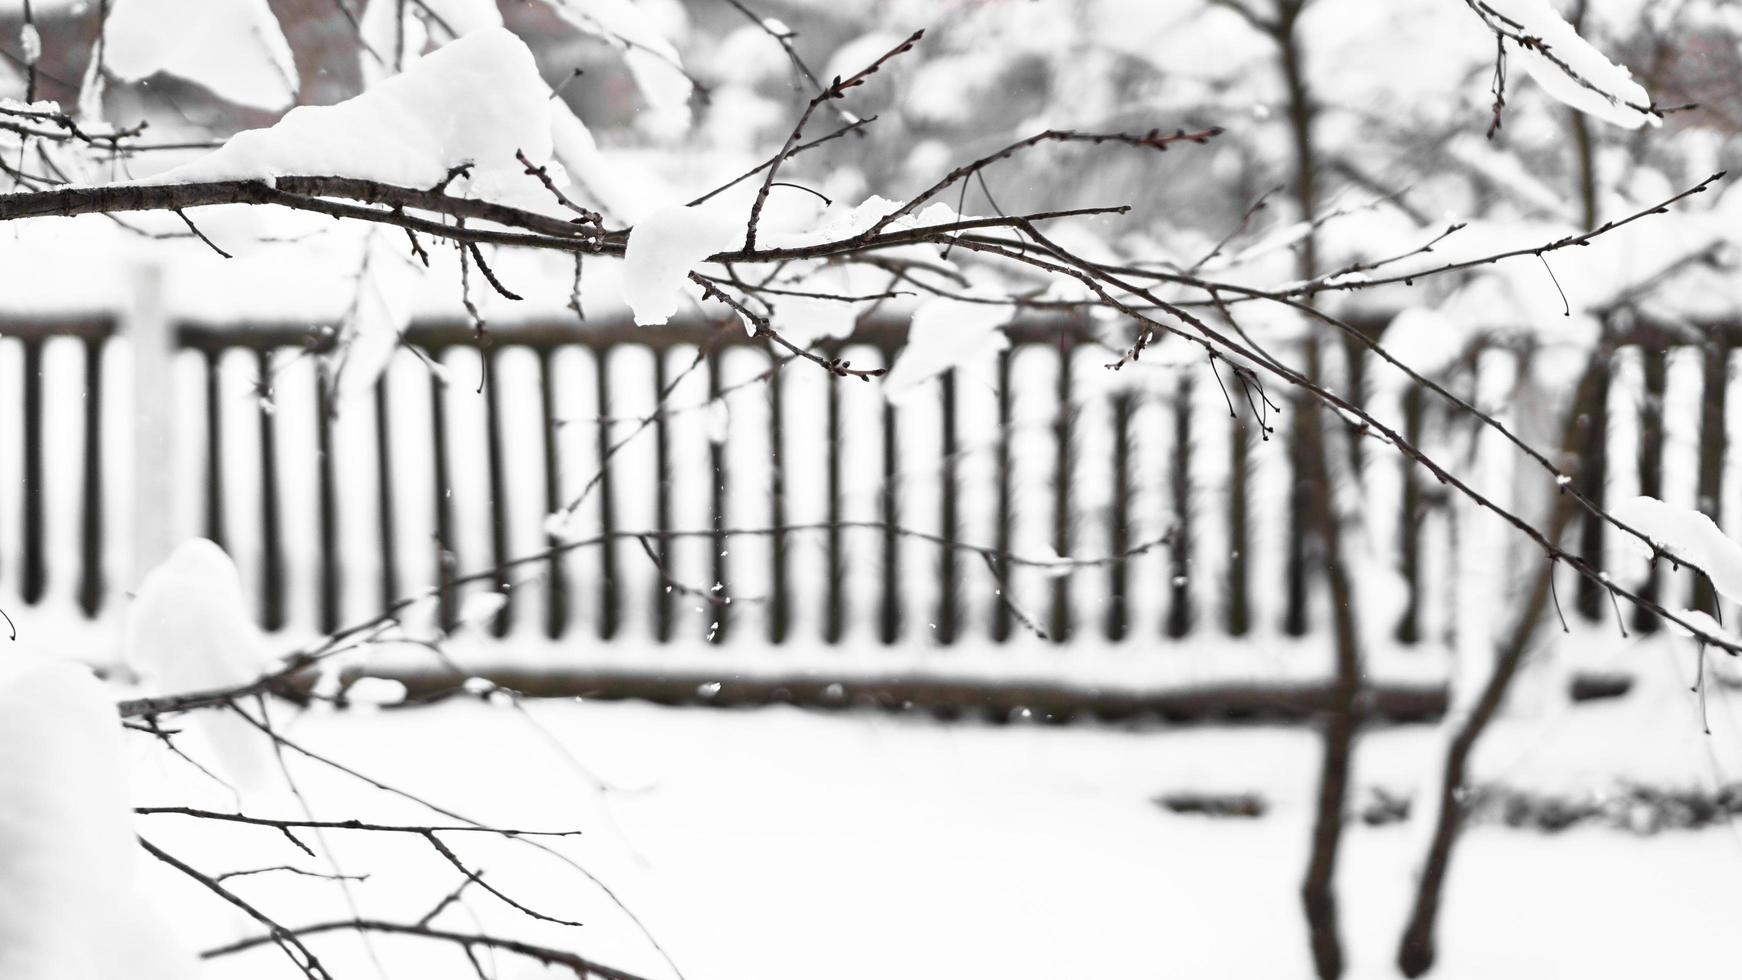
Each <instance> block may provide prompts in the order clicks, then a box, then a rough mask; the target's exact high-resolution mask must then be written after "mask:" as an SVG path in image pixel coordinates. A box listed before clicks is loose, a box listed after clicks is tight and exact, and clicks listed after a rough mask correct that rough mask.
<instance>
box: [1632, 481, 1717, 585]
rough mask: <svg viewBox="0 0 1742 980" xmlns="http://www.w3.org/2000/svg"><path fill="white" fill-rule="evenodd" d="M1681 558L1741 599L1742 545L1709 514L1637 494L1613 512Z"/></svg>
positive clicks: (1665, 550)
mask: <svg viewBox="0 0 1742 980" xmlns="http://www.w3.org/2000/svg"><path fill="white" fill-rule="evenodd" d="M1613 513H1614V515H1615V519H1616V520H1618V521H1620V522H1621V523H1623V524H1626V525H1629V526H1630V527H1632V528H1634V529H1635V530H1637V531H1639V532H1640V533H1642V534H1644V535H1645V536H1646V537H1648V538H1650V539H1651V541H1652V543H1653V544H1655V545H1657V547H1658V548H1660V549H1661V550H1662V551H1663V553H1664V554H1666V555H1668V556H1669V557H1670V558H1672V559H1676V560H1678V561H1684V562H1688V563H1690V564H1693V565H1697V566H1698V567H1699V568H1700V569H1701V570H1702V571H1704V572H1705V573H1706V574H1707V575H1709V576H1711V579H1712V588H1714V589H1716V590H1718V594H1720V595H1722V596H1723V597H1724V598H1726V599H1730V600H1732V601H1737V600H1742V545H1739V544H1737V543H1736V542H1735V541H1733V540H1731V539H1730V537H1729V536H1727V535H1726V534H1724V532H1723V531H1721V530H1719V529H1718V525H1717V524H1715V523H1713V522H1712V519H1711V518H1710V517H1707V516H1706V515H1704V514H1702V513H1700V512H1699V511H1697V510H1692V509H1689V508H1687V507H1678V506H1676V505H1675V504H1670V503H1665V502H1664V501H1662V500H1659V499H1657V498H1656V497H1634V498H1633V499H1632V500H1627V501H1623V502H1622V503H1621V504H1619V505H1617V506H1616V507H1615V508H1614V511H1613Z"/></svg>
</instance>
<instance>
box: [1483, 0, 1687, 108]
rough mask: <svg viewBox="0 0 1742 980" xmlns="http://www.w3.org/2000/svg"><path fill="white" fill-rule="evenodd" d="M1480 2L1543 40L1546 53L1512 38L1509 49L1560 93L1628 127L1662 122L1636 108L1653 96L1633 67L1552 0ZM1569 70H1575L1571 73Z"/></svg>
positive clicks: (1552, 90)
mask: <svg viewBox="0 0 1742 980" xmlns="http://www.w3.org/2000/svg"><path fill="white" fill-rule="evenodd" d="M1476 6H1477V7H1478V9H1479V10H1485V11H1486V14H1485V16H1486V17H1487V18H1492V17H1494V16H1496V15H1497V16H1498V17H1501V18H1505V21H1501V22H1500V23H1501V25H1503V26H1504V28H1505V29H1506V30H1507V31H1508V32H1509V33H1514V34H1521V35H1523V36H1525V37H1531V38H1537V39H1539V40H1540V42H1541V45H1542V47H1544V48H1546V49H1547V52H1548V53H1547V54H1546V55H1545V54H1544V53H1543V52H1542V51H1538V50H1536V49H1535V48H1526V47H1523V46H1521V45H1518V44H1516V43H1513V44H1509V45H1508V46H1507V48H1506V53H1507V55H1508V56H1510V57H1512V58H1516V59H1517V60H1518V61H1519V62H1520V63H1522V64H1523V65H1524V70H1525V71H1527V72H1529V73H1530V77H1531V78H1534V79H1535V80H1536V83H1537V84H1538V85H1541V86H1542V88H1543V91H1545V92H1547V93H1548V94H1549V95H1551V96H1553V97H1554V98H1555V99H1558V100H1559V101H1561V102H1564V103H1566V104H1567V105H1569V106H1572V107H1573V108H1575V109H1577V110H1579V111H1580V112H1584V113H1587V114H1589V115H1592V116H1596V117H1597V118H1599V119H1602V120H1603V121H1605V122H1610V123H1614V124H1615V125H1617V126H1624V127H1626V128H1628V129H1638V128H1639V127H1640V126H1644V125H1647V124H1650V125H1653V126H1655V125H1657V124H1658V123H1659V122H1660V120H1659V119H1658V117H1657V116H1655V115H1652V114H1651V113H1648V112H1643V111H1641V108H1636V107H1645V106H1649V105H1651V96H1650V95H1649V94H1648V93H1647V92H1646V91H1645V87H1644V86H1642V85H1640V84H1639V83H1638V82H1636V81H1634V80H1633V73H1632V72H1630V71H1628V70H1627V69H1626V68H1624V67H1622V66H1621V65H1617V64H1615V63H1614V62H1612V61H1610V60H1609V59H1608V58H1607V57H1604V55H1603V53H1602V52H1601V51H1598V50H1597V49H1596V48H1595V47H1592V46H1591V43H1590V42H1588V41H1586V40H1585V39H1584V38H1582V37H1580V36H1579V34H1578V32H1577V31H1575V30H1573V25H1571V24H1569V23H1567V22H1566V19H1565V18H1563V17H1561V15H1560V14H1558V13H1556V12H1555V10H1554V8H1553V7H1550V6H1549V5H1548V2H1547V0H1481V2H1479V3H1478V4H1477V5H1476ZM1506 21H1510V22H1511V23H1510V24H1507V23H1505V22H1506ZM1490 23H1491V24H1492V23H1494V21H1492V20H1490ZM1512 25H1517V26H1516V27H1514V26H1512ZM1555 60H1559V61H1560V62H1561V64H1558V65H1557V64H1556V63H1555ZM1562 65H1564V66H1565V68H1563V67H1562ZM1569 70H1570V71H1571V72H1572V73H1573V74H1568V71H1569ZM1573 75H1577V76H1578V77H1577V78H1574V77H1573ZM1581 79H1582V80H1583V82H1584V83H1589V84H1588V85H1587V84H1583V83H1581V81H1580V80H1581Z"/></svg>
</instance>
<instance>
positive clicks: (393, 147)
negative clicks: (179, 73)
mask: <svg viewBox="0 0 1742 980" xmlns="http://www.w3.org/2000/svg"><path fill="white" fill-rule="evenodd" d="M550 116H551V110H550V88H549V86H547V85H545V83H544V80H543V79H542V78H541V77H540V76H539V74H538V66H537V65H536V64H535V63H534V62H533V58H532V52H531V51H529V50H527V48H526V44H525V43H524V42H522V41H521V40H520V39H519V38H517V37H515V36H514V35H513V34H511V33H509V32H508V31H506V30H503V29H501V28H492V29H488V30H482V31H478V32H476V33H473V34H470V35H467V36H466V37H463V38H461V39H459V40H458V41H455V42H453V43H452V44H449V45H447V46H446V47H443V48H441V49H439V50H437V51H435V52H433V53H431V54H429V55H426V56H425V57H423V58H422V59H419V60H418V61H417V62H415V63H413V64H412V65H410V66H409V67H408V68H407V69H406V70H405V72H404V73H403V74H400V75H396V76H394V77H392V78H389V79H386V80H384V81H382V82H381V83H380V84H378V85H376V86H375V87H374V88H372V89H370V90H368V91H367V92H365V93H363V94H362V95H359V96H357V97H356V98H354V99H349V100H347V101H345V102H341V103H339V104H337V105H332V106H299V107H297V108H295V109H292V110H291V111H290V112H288V113H286V114H285V116H284V118H283V119H281V120H279V122H278V123H277V124H276V125H273V126H271V127H269V128H267V129H252V130H248V131H246V132H243V133H238V134H237V135H236V136H234V137H232V138H231V139H230V141H229V142H227V143H225V144H224V145H223V146H222V147H221V148H219V149H217V150H215V151H213V152H212V153H210V154H207V155H206V156H204V157H201V158H200V159H198V160H195V161H193V162H191V163H188V164H185V165H183V166H180V167H176V168H174V169H172V170H169V171H167V172H165V173H163V174H159V175H158V176H156V177H153V178H151V179H150V182H151V183H157V184H173V183H184V182H193V181H213V180H260V179H264V180H270V179H272V178H275V177H279V176H292V175H294V176H326V177H350V178H356V179H361V180H375V181H381V182H383V183H388V184H396V185H399V186H401V187H433V186H435V185H437V184H439V183H441V182H442V181H443V180H445V179H447V177H448V174H449V172H450V171H451V170H452V169H453V168H455V167H459V166H463V165H470V166H471V167H472V170H471V172H470V174H469V177H468V180H469V184H468V188H469V190H470V191H471V193H472V194H474V195H477V196H482V197H493V196H497V195H500V194H503V193H524V192H525V187H524V185H525V184H526V183H527V178H526V176H525V168H524V167H523V166H521V165H520V164H519V162H518V161H516V160H515V157H514V154H515V151H516V150H520V151H522V152H524V153H525V154H526V156H527V158H528V159H530V160H531V161H532V162H533V163H535V164H538V163H544V162H546V161H548V160H549V159H550V153H551V138H550Z"/></svg>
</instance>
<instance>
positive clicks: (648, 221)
mask: <svg viewBox="0 0 1742 980" xmlns="http://www.w3.org/2000/svg"><path fill="white" fill-rule="evenodd" d="M743 236H744V226H743V224H742V223H741V222H740V221H738V220H737V218H736V217H735V216H733V215H730V214H727V213H726V212H725V211H724V209H721V208H711V207H693V208H692V207H668V208H661V209H660V210H657V211H654V212H653V213H651V214H649V215H647V216H646V217H644V218H642V219H641V221H640V222H639V223H638V224H636V226H635V227H634V228H633V229H631V230H630V232H629V244H628V246H627V248H626V249H625V250H624V253H623V298H624V300H625V301H626V302H627V303H628V304H629V309H630V310H631V311H633V312H634V314H635V322H636V323H638V324H640V325H642V326H650V325H655V324H661V323H665V322H667V321H669V320H670V319H671V318H672V316H673V315H674V314H676V313H677V308H678V303H679V302H680V301H681V300H682V298H683V295H684V286H685V284H686V283H687V282H688V277H689V273H690V270H692V269H694V268H695V267H696V266H698V265H700V264H701V263H702V261H703V260H704V259H706V258H707V257H708V256H710V255H713V254H714V253H716V252H722V251H725V250H726V249H729V248H731V247H732V246H733V245H735V244H738V243H740V242H742V241H743Z"/></svg>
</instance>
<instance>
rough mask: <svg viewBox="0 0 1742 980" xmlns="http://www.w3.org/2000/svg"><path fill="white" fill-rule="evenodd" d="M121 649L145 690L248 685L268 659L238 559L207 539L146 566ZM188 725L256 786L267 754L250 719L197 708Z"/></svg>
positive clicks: (245, 784) (241, 781)
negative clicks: (238, 567) (141, 680)
mask: <svg viewBox="0 0 1742 980" xmlns="http://www.w3.org/2000/svg"><path fill="white" fill-rule="evenodd" d="M121 649H122V655H123V656H124V657H125V658H126V660H127V663H128V664H130V665H131V666H132V667H133V669H134V670H136V671H138V672H139V673H140V674H141V675H143V676H144V677H145V679H146V681H147V683H148V684H149V686H150V687H151V689H152V690H154V691H157V692H160V693H165V694H185V693H191V692H195V691H210V690H215V689H220V688H227V687H235V686H237V685H241V684H247V683H249V682H250V681H253V680H254V679H256V678H258V677H259V676H261V675H262V674H263V673H265V672H266V671H267V670H269V669H270V667H271V665H272V658H271V657H270V656H269V655H268V654H267V649H266V641H265V637H264V636H263V635H262V634H261V632H260V627H259V626H258V625H256V624H255V622H254V620H253V618H252V617H251V616H249V614H248V606H247V600H246V599H245V598H244V595H243V592H242V578H241V576H240V575H239V574H238V573H237V571H236V563H235V562H233V561H231V560H230V556H229V555H227V554H225V553H224V549H222V548H220V547H218V546H217V545H215V544H213V543H212V542H210V541H207V540H206V539H205V538H194V539H192V540H189V541H186V542H184V543H183V544H182V545H181V546H179V547H178V548H176V549H175V551H174V552H173V553H171V554H170V556H169V558H168V559H166V560H165V561H164V562H163V563H162V564H161V565H158V566H157V567H156V568H153V569H152V570H151V571H149V572H147V573H146V575H145V580H144V581H143V582H141V583H140V586H139V589H138V591H137V592H136V593H135V594H134V599H133V604H132V605H131V606H129V607H128V610H127V624H126V627H125V630H124V632H123V635H122V648H121ZM187 727H189V728H191V729H193V730H195V731H198V732H199V733H200V734H202V735H203V736H205V737H206V738H207V739H208V740H209V741H210V742H211V749H212V752H213V754H214V755H215V756H216V758H217V759H218V761H219V763H220V764H221V765H222V767H223V769H224V771H225V773H226V774H227V775H229V776H230V777H231V778H232V780H234V781H235V782H237V783H238V785H239V786H240V787H241V788H255V787H258V786H259V785H260V779H261V777H262V776H263V774H264V773H265V772H266V771H268V768H267V767H268V766H269V765H270V755H269V753H268V752H267V745H266V741H265V736H264V735H262V734H261V733H259V732H257V731H255V730H254V727H253V726H252V725H250V724H248V722H246V721H244V720H242V719H241V718H238V717H236V716H234V715H233V714H231V713H229V712H227V711H223V712H220V711H200V712H195V713H193V714H192V715H190V716H189V718H188V721H187Z"/></svg>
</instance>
